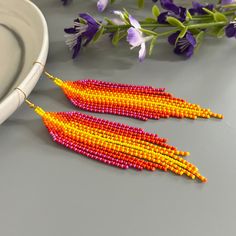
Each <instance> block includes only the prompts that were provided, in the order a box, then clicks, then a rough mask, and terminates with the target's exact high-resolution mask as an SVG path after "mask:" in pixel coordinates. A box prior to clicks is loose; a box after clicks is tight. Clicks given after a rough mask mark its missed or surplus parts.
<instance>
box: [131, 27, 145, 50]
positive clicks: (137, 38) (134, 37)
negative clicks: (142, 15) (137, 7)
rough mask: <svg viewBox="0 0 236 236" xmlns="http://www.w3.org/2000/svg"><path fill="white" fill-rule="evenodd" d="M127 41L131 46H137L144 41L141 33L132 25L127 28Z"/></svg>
mask: <svg viewBox="0 0 236 236" xmlns="http://www.w3.org/2000/svg"><path fill="white" fill-rule="evenodd" d="M127 32H128V35H127V41H128V42H129V44H130V45H131V46H132V47H138V46H140V45H141V44H142V43H143V42H144V38H143V36H142V33H141V32H140V31H139V30H138V29H135V28H133V27H130V28H129V29H128V31H127Z"/></svg>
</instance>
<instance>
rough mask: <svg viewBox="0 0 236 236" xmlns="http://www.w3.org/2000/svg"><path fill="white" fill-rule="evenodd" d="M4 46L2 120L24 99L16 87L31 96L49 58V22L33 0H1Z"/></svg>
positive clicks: (0, 97)
mask: <svg viewBox="0 0 236 236" xmlns="http://www.w3.org/2000/svg"><path fill="white" fill-rule="evenodd" d="M0 49H1V53H0V66H1V70H0V124H1V123H3V122H4V121H5V120H6V119H7V118H8V117H9V116H10V115H11V114H12V113H13V112H14V111H15V110H16V109H17V108H18V107H19V106H20V105H21V104H22V103H23V101H24V94H23V93H21V92H20V91H19V90H16V89H15V88H20V89H21V90H22V91H23V92H24V93H25V94H26V96H28V95H29V94H30V92H31V91H32V90H33V88H34V86H35V85H36V83H37V81H38V79H39V77H40V75H41V74H42V71H43V67H42V65H44V64H45V62H46V58H47V54H48V29H47V23H46V21H45V18H44V16H43V14H42V13H41V11H40V10H39V9H38V8H37V7H36V6H35V5H34V4H33V3H32V2H30V1H28V0H7V1H3V0H0ZM34 62H39V63H34ZM40 63H41V64H42V65H40Z"/></svg>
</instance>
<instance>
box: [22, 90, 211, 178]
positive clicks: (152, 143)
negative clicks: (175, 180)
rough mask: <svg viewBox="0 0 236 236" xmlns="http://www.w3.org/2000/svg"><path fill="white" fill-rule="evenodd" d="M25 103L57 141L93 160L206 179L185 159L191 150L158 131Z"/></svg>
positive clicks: (127, 167)
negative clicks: (53, 110) (181, 147)
mask: <svg viewBox="0 0 236 236" xmlns="http://www.w3.org/2000/svg"><path fill="white" fill-rule="evenodd" d="M18 90H19V91H21V90H20V89H18ZM26 103H27V104H28V105H29V106H30V107H31V108H33V109H34V111H35V112H36V113H37V114H38V115H39V116H40V117H41V118H42V120H43V122H44V124H45V126H46V127H47V129H48V131H49V133H50V135H51V136H52V138H53V140H54V141H55V142H57V143H59V144H61V145H63V146H65V147H66V148H68V149H70V150H73V151H75V152H77V153H80V154H83V155H85V156H87V157H88V158H90V159H93V160H97V161H100V162H102V163H105V164H108V165H111V166H115V167H118V168H121V169H129V168H134V169H136V170H150V171H155V170H157V169H159V170H162V171H171V172H173V173H175V174H177V175H186V176H188V177H190V178H191V179H195V178H197V179H199V180H200V181H202V182H206V181H207V179H206V178H205V177H203V176H202V175H201V174H200V173H199V171H198V168H197V167H196V166H194V165H193V164H191V163H190V162H188V161H187V160H185V159H184V158H183V157H184V156H188V155H189V153H188V152H183V151H179V150H177V148H175V147H173V146H170V145H169V144H167V140H166V139H164V138H160V137H158V135H156V134H151V133H147V132H145V131H144V130H142V129H139V128H135V127H130V126H127V125H124V124H120V123H115V122H110V121H106V120H103V119H99V118H95V117H92V116H88V115H85V114H82V113H79V112H45V111H44V110H43V109H42V108H40V107H38V106H35V105H34V104H33V103H31V102H30V101H28V100H26Z"/></svg>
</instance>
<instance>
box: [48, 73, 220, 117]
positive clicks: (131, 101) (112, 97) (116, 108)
mask: <svg viewBox="0 0 236 236" xmlns="http://www.w3.org/2000/svg"><path fill="white" fill-rule="evenodd" d="M46 75H47V76H48V77H49V78H50V79H52V80H53V81H54V83H55V84H57V85H58V86H60V87H61V88H62V90H63V91H64V93H65V95H66V96H67V98H68V99H69V100H70V101H71V102H72V103H73V104H74V105H75V106H76V107H78V108H81V109H84V110H88V111H92V112H100V113H109V114H116V115H122V116H128V117H133V118H136V119H141V120H148V119H160V118H170V117H174V118H189V119H197V118H206V119H209V118H211V117H213V118H219V119H222V118H223V115H221V114H217V113H214V112H212V111H211V110H210V109H205V108H202V107H201V106H200V105H197V104H192V103H189V102H187V101H185V100H184V99H181V98H176V97H174V96H173V95H172V94H170V93H167V92H165V89H164V88H153V87H151V86H135V85H127V84H119V83H111V82H103V81H97V80H89V79H88V80H81V81H74V82H73V81H65V82H64V81H62V80H60V79H58V78H56V77H53V76H52V75H50V74H48V73H46Z"/></svg>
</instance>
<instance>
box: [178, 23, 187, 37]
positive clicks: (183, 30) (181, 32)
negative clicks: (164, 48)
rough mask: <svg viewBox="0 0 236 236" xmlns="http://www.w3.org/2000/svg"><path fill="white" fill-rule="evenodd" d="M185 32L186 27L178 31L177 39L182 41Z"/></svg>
mask: <svg viewBox="0 0 236 236" xmlns="http://www.w3.org/2000/svg"><path fill="white" fill-rule="evenodd" d="M187 31H188V26H186V27H184V28H183V29H182V30H181V31H180V33H179V36H178V38H180V39H182V38H183V37H184V35H185V34H186V33H187Z"/></svg>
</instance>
